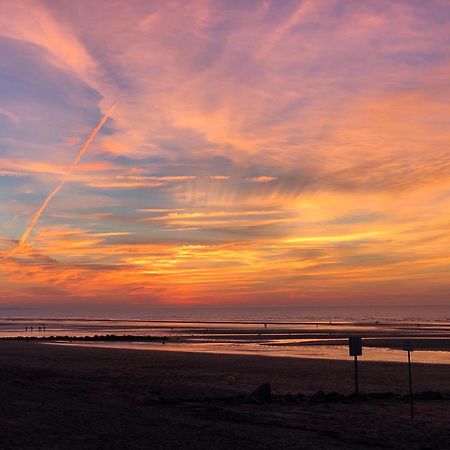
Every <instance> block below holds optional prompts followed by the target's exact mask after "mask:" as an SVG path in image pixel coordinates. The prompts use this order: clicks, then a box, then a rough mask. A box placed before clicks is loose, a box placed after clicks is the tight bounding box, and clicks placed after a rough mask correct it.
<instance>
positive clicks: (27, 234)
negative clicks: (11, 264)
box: [4, 105, 115, 259]
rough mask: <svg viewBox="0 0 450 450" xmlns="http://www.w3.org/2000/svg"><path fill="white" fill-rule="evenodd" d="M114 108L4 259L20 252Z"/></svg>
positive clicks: (94, 131) (92, 134) (95, 130)
mask: <svg viewBox="0 0 450 450" xmlns="http://www.w3.org/2000/svg"><path fill="white" fill-rule="evenodd" d="M114 108H115V105H114V106H112V107H111V108H110V109H109V110H108V111H107V112H106V114H105V115H104V116H103V117H102V119H101V120H100V122H99V123H98V124H97V126H96V127H95V128H94V129H93V130H92V131H91V134H90V135H89V136H88V138H87V139H86V141H85V142H84V144H83V145H82V146H81V148H80V150H79V151H78V154H77V156H76V158H75V160H74V161H73V163H72V164H71V166H70V167H69V168H68V169H67V171H66V173H65V174H64V176H63V177H62V179H61V181H60V183H59V185H58V186H56V188H55V189H54V190H53V191H52V192H51V193H50V194H49V195H48V197H47V198H46V199H45V200H44V202H43V203H42V205H41V207H40V208H39V209H38V210H37V211H36V213H35V214H34V216H33V219H32V220H31V223H30V225H29V226H28V228H27V229H26V230H25V232H24V233H23V235H22V237H21V238H20V241H19V243H18V244H17V246H16V247H14V248H13V249H12V250H11V251H10V252H9V253H7V254H6V256H5V258H4V259H8V258H9V257H10V256H12V255H14V253H16V252H17V251H18V250H20V248H21V247H22V246H23V245H24V244H25V241H26V240H27V239H28V236H29V235H30V233H31V232H32V231H33V228H34V226H35V225H36V222H37V221H38V220H39V218H40V217H41V215H42V213H43V212H44V211H45V208H47V205H48V204H49V203H50V201H51V199H52V198H53V197H54V196H55V195H56V194H57V193H58V192H59V191H60V190H61V189H62V188H63V186H64V185H65V184H66V181H67V180H68V178H69V176H70V174H71V173H72V171H73V169H74V168H75V166H76V165H77V164H78V163H79V162H80V159H81V158H82V156H83V155H84V154H85V153H86V150H87V149H88V147H89V144H90V143H91V142H92V141H93V140H94V138H95V136H96V135H97V133H98V132H99V131H100V130H101V128H102V127H103V125H105V123H106V121H107V120H108V118H109V116H110V115H111V113H112V112H113V110H114Z"/></svg>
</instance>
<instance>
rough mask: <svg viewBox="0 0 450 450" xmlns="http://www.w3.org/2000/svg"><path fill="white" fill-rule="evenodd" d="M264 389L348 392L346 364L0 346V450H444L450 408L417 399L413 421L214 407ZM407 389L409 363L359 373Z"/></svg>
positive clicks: (405, 411) (391, 410)
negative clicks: (265, 385) (228, 380)
mask: <svg viewBox="0 0 450 450" xmlns="http://www.w3.org/2000/svg"><path fill="white" fill-rule="evenodd" d="M228 376H233V377H235V379H236V384H234V385H232V386H230V385H227V383H226V378H227V377H228ZM413 377H414V390H415V391H429V390H434V391H450V386H449V384H450V366H444V365H418V364H416V365H414V367H413ZM264 382H270V383H271V386H272V389H273V391H274V393H275V394H287V393H289V392H290V393H295V394H296V393H298V392H301V393H303V394H308V395H310V394H312V393H314V392H315V391H318V390H324V391H326V392H330V391H338V392H342V393H350V392H352V390H353V384H352V383H353V365H352V362H351V361H348V362H347V361H329V360H328V361H326V360H300V359H290V358H274V357H262V356H240V355H217V354H194V353H181V352H180V353H177V352H162V351H134V350H116V349H104V348H86V347H68V346H55V345H49V344H41V343H36V342H28V343H27V342H1V343H0V383H1V401H0V410H1V420H0V448H2V449H16V448H33V449H144V448H145V449H175V448H177V449H227V450H228V449H230V448H232V449H241V448H242V449H259V448H261V449H289V448H292V449H302V448H304V449H351V448H361V449H362V448H374V449H377V448H396V449H397V448H405V449H406V448H408V449H409V448H414V449H439V448H442V449H444V448H450V423H449V419H450V400H420V401H417V402H416V417H415V419H413V420H411V419H410V417H409V404H408V402H407V401H406V400H405V399H385V400H374V399H371V400H368V401H352V402H349V403H318V404H310V403H308V402H305V401H303V402H300V403H293V404H280V402H268V403H263V404H246V403H244V404H242V403H241V402H230V401H225V400H221V398H222V399H223V398H224V397H231V396H234V395H236V394H239V393H242V394H246V393H249V392H251V391H252V390H253V389H255V388H256V387H257V386H258V385H259V384H261V383H264ZM407 388H408V385H407V366H406V365H402V364H395V363H373V362H362V363H361V364H360V389H361V390H362V391H366V392H386V391H393V392H398V393H402V394H405V393H406V392H407ZM205 397H208V398H209V401H206V399H205Z"/></svg>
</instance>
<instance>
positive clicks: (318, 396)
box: [309, 391, 325, 403]
mask: <svg viewBox="0 0 450 450" xmlns="http://www.w3.org/2000/svg"><path fill="white" fill-rule="evenodd" d="M324 400H325V392H323V391H317V392H316V393H315V394H313V395H311V397H309V403H322V402H323V401H324Z"/></svg>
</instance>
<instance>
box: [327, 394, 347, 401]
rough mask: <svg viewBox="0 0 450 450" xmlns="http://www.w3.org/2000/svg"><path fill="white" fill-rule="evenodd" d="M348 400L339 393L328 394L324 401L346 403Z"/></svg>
mask: <svg viewBox="0 0 450 450" xmlns="http://www.w3.org/2000/svg"><path fill="white" fill-rule="evenodd" d="M346 400H347V397H346V396H345V395H343V394H339V392H329V393H328V394H325V397H324V399H323V401H324V402H325V403H340V402H345V401H346Z"/></svg>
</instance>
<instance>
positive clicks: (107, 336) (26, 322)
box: [0, 305, 450, 364]
mask: <svg viewBox="0 0 450 450" xmlns="http://www.w3.org/2000/svg"><path fill="white" fill-rule="evenodd" d="M0 314H1V316H2V317H1V318H0V338H9V339H11V338H15V339H17V338H19V339H26V340H33V341H34V340H40V341H41V342H42V343H45V344H46V345H69V346H70V345H72V346H91V347H107V348H113V349H114V348H116V349H128V350H135V351H138V350H139V351H145V350H164V351H182V352H204V353H221V354H246V355H259V356H268V357H269V356H278V357H290V358H316V359H338V360H346V359H348V360H351V359H352V358H353V357H351V356H350V355H349V346H348V338H349V337H350V336H357V337H361V338H362V339H363V352H362V355H361V356H360V357H359V358H360V360H367V361H393V362H400V363H406V361H407V349H409V350H410V357H411V359H412V361H413V362H415V363H424V364H430V363H431V364H450V351H449V350H450V305H449V306H447V305H436V306H434V305H432V306H423V305H420V306H391V305H378V306H335V305H333V306H330V305H324V306H272V307H222V308H210V307H205V306H201V307H190V308H187V307H177V308H175V307H173V308H153V309H151V310H144V311H143V310H140V311H139V310H132V311H131V310H129V309H128V310H127V309H122V310H115V311H108V313H107V314H106V313H105V312H104V311H93V310H90V311H87V312H86V311H84V312H83V311H70V312H68V311H63V312H61V311H56V310H52V309H48V310H35V309H34V310H32V309H29V310H24V309H22V310H12V309H11V310H3V311H0ZM81 338H83V340H81ZM411 350H412V351H411Z"/></svg>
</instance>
